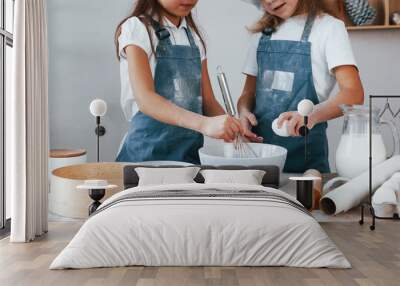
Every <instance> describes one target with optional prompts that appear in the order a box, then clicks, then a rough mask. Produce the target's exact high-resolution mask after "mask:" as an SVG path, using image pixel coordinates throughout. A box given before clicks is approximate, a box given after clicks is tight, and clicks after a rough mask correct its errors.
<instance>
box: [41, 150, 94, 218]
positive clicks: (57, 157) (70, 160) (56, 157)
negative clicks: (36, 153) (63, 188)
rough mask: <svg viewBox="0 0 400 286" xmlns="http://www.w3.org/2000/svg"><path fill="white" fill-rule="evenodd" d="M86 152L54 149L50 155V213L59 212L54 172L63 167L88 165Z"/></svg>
mask: <svg viewBox="0 0 400 286" xmlns="http://www.w3.org/2000/svg"><path fill="white" fill-rule="evenodd" d="M86 161H87V158H86V150H83V149H78V150H69V149H52V150H50V155H49V184H50V188H49V191H50V192H49V211H50V212H52V213H55V214H57V213H58V210H57V207H56V206H55V199H57V195H58V194H57V190H55V189H54V186H53V185H54V184H52V183H51V182H52V181H53V174H52V172H53V170H56V169H58V168H61V167H66V166H71V165H77V164H84V163H86Z"/></svg>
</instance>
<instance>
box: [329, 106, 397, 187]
mask: <svg viewBox="0 0 400 286" xmlns="http://www.w3.org/2000/svg"><path fill="white" fill-rule="evenodd" d="M341 108H342V110H343V114H344V126H343V134H342V137H341V139H340V142H339V146H338V149H337V150H336V169H337V172H338V174H339V175H340V176H341V177H345V178H349V179H351V178H354V177H356V176H358V175H360V174H361V173H363V172H365V171H367V170H368V168H369V142H370V141H369V140H370V138H369V128H370V127H369V118H370V111H369V108H368V107H367V106H357V105H354V106H347V105H343V106H341ZM383 124H387V125H389V126H390V127H391V128H392V133H393V138H394V142H395V148H396V149H395V150H398V148H399V136H398V131H397V129H396V127H395V126H394V124H392V123H389V122H384V121H381V120H380V119H379V110H377V109H376V110H373V111H372V130H371V131H372V165H373V166H375V165H377V164H379V163H381V162H383V161H385V160H386V159H387V158H388V154H387V150H386V147H385V143H384V140H383V136H382V134H381V131H380V128H381V125H383Z"/></svg>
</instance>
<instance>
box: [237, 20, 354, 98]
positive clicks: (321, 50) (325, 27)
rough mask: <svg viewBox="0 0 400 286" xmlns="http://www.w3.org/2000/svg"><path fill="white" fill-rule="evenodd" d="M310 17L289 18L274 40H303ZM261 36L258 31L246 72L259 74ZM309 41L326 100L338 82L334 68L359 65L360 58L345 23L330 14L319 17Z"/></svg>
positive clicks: (319, 86) (320, 91)
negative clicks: (258, 55) (352, 45)
mask: <svg viewBox="0 0 400 286" xmlns="http://www.w3.org/2000/svg"><path fill="white" fill-rule="evenodd" d="M306 18H307V17H306V16H304V15H300V16H295V17H292V18H289V19H288V20H286V21H285V22H283V23H282V24H281V25H280V26H279V27H278V29H277V31H276V32H275V33H273V34H272V37H271V39H272V40H292V41H293V40H294V41H300V39H301V35H302V34H303V30H304V26H305V22H306ZM261 35H262V33H257V34H254V35H253V36H252V38H251V40H250V47H249V50H248V54H247V59H246V63H245V66H244V69H243V73H244V74H247V75H252V76H257V74H258V64H257V48H258V44H259V41H260V37H261ZM309 41H310V42H311V62H312V71H313V79H314V85H315V89H316V91H317V95H318V98H319V100H320V102H322V101H325V100H327V99H328V97H329V94H330V93H331V92H332V89H333V88H334V86H335V83H336V78H335V76H334V74H333V73H332V70H333V69H334V68H335V67H338V66H342V65H353V66H356V61H355V59H354V55H353V51H352V48H351V43H350V39H349V36H348V33H347V30H346V27H345V25H344V23H343V22H342V21H341V20H339V19H336V18H334V17H332V16H330V15H321V16H319V17H318V18H317V19H316V20H315V23H314V26H313V28H312V31H311V34H310V38H309Z"/></svg>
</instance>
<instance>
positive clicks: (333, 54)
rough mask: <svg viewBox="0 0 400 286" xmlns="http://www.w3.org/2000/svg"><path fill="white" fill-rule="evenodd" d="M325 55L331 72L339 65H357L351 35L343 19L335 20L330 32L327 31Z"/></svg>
mask: <svg viewBox="0 0 400 286" xmlns="http://www.w3.org/2000/svg"><path fill="white" fill-rule="evenodd" d="M325 56H326V61H327V63H328V68H329V71H330V72H331V73H332V71H333V69H334V68H336V67H338V66H343V65H352V66H356V67H357V64H356V61H355V58H354V54H353V49H352V47H351V43H350V39H349V35H348V33H347V30H346V27H345V25H344V23H343V22H342V21H339V20H336V21H335V22H333V24H332V26H331V30H330V32H329V33H327V38H326V43H325Z"/></svg>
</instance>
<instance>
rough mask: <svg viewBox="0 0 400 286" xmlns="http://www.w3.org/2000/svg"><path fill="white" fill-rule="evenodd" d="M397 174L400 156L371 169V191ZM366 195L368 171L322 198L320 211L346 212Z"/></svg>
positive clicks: (399, 170)
mask: <svg viewBox="0 0 400 286" xmlns="http://www.w3.org/2000/svg"><path fill="white" fill-rule="evenodd" d="M397 172H400V156H394V157H392V158H391V159H389V160H387V161H385V162H383V163H381V164H379V165H376V166H375V167H373V169H372V190H373V191H375V190H376V189H377V188H379V187H380V186H381V185H382V184H383V183H385V182H386V181H387V180H389V179H390V178H391V177H392V176H393V174H395V173H397ZM368 194H369V170H368V171H366V172H364V173H362V174H361V175H359V176H358V177H356V178H354V179H352V180H351V181H349V182H347V183H346V184H344V185H342V186H340V187H338V188H337V189H335V190H333V191H331V192H329V193H328V194H326V195H325V196H323V198H322V199H321V202H320V206H321V210H322V211H323V212H325V213H326V214H329V215H337V214H339V213H341V212H346V211H348V210H350V209H352V208H354V207H357V206H359V205H360V204H361V203H362V201H363V200H364V199H365V198H366V197H367V196H368Z"/></svg>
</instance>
